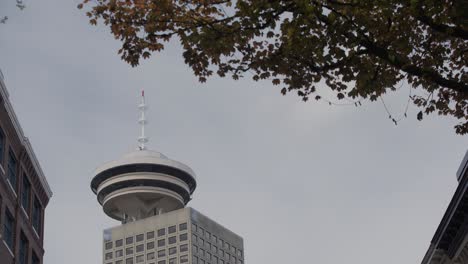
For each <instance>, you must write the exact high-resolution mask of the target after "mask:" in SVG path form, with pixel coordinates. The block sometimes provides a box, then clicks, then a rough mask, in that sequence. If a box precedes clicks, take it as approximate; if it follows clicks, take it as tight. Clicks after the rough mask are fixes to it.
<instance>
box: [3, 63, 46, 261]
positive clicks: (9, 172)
mask: <svg viewBox="0 0 468 264" xmlns="http://www.w3.org/2000/svg"><path fill="white" fill-rule="evenodd" d="M51 196H52V192H51V190H50V187H49V185H48V183H47V180H46V178H45V177H44V174H43V172H42V170H41V167H40V165H39V163H38V161H37V158H36V156H35V155H34V152H33V150H32V148H31V145H30V143H29V141H28V139H27V138H26V137H25V136H24V133H23V131H22V129H21V126H20V125H19V123H18V119H17V118H16V115H15V112H14V111H13V108H12V106H11V103H10V101H9V99H8V91H7V90H6V87H5V83H4V81H3V76H2V74H1V72H0V264H41V263H43V262H42V258H43V255H44V247H43V241H44V212H45V208H46V206H47V204H48V202H49V199H50V197H51Z"/></svg>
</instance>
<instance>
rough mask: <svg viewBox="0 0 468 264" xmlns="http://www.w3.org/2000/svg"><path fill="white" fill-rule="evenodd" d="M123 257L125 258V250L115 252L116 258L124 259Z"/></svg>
mask: <svg viewBox="0 0 468 264" xmlns="http://www.w3.org/2000/svg"><path fill="white" fill-rule="evenodd" d="M122 256H123V250H122V249H119V250H116V251H115V257H116V258H118V257H122Z"/></svg>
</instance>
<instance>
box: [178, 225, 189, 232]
mask: <svg viewBox="0 0 468 264" xmlns="http://www.w3.org/2000/svg"><path fill="white" fill-rule="evenodd" d="M185 230H187V223H182V224H180V225H179V231H185Z"/></svg>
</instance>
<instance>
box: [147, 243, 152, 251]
mask: <svg viewBox="0 0 468 264" xmlns="http://www.w3.org/2000/svg"><path fill="white" fill-rule="evenodd" d="M153 248H154V242H148V243H146V249H147V250H150V249H153Z"/></svg>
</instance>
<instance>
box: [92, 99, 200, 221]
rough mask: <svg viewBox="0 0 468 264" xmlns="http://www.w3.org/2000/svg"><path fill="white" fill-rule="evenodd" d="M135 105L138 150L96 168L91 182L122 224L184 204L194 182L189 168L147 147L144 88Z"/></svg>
mask: <svg viewBox="0 0 468 264" xmlns="http://www.w3.org/2000/svg"><path fill="white" fill-rule="evenodd" d="M138 108H139V109H140V112H141V116H140V119H139V120H138V123H139V124H140V125H141V135H140V137H139V138H138V142H139V147H138V149H137V150H135V151H133V152H130V153H128V154H126V155H124V156H123V157H121V158H120V159H117V160H114V161H111V162H108V163H106V164H104V165H102V166H100V167H98V168H97V170H96V171H95V173H94V178H93V179H92V181H91V189H92V191H93V192H94V193H95V194H96V196H97V200H98V202H99V203H100V204H101V205H102V208H103V210H104V212H105V213H106V214H107V215H108V216H109V217H111V218H113V219H116V220H119V221H122V223H127V222H132V221H136V220H139V219H143V218H147V217H150V216H155V215H160V214H163V213H166V212H170V211H173V210H177V209H181V208H183V207H185V205H186V204H187V203H188V202H189V201H190V199H191V195H192V194H193V192H194V191H195V188H196V185H197V183H196V179H195V173H194V172H193V171H192V169H190V167H188V166H187V165H185V164H183V163H181V162H178V161H176V160H172V159H170V158H168V157H166V156H165V155H164V154H162V153H160V152H157V151H152V150H148V149H147V148H146V143H147V142H148V138H147V137H146V136H145V125H146V124H147V120H146V116H145V111H146V109H147V106H146V103H145V94H144V91H142V95H141V104H140V105H139V106H138Z"/></svg>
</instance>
